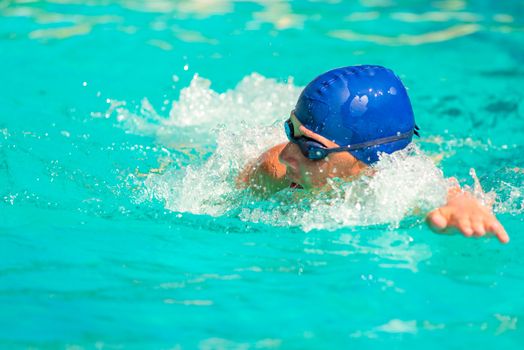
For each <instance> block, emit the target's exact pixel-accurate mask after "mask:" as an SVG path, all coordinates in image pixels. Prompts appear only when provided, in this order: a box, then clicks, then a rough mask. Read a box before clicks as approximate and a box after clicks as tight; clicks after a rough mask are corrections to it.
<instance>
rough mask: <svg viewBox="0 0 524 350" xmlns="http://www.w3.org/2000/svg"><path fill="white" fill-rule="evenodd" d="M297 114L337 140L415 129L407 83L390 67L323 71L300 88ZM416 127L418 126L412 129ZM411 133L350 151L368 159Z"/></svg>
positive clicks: (405, 141) (348, 141) (402, 143)
mask: <svg viewBox="0 0 524 350" xmlns="http://www.w3.org/2000/svg"><path fill="white" fill-rule="evenodd" d="M295 116H296V117H297V118H298V120H299V121H300V122H301V123H302V124H303V125H304V126H305V127H306V128H308V129H309V130H311V131H313V132H315V133H317V134H319V135H322V136H324V137H325V138H327V139H329V140H332V141H333V142H335V143H337V144H338V145H339V146H347V145H353V144H357V143H363V142H369V141H373V140H377V139H380V138H384V137H390V136H395V135H398V134H401V133H406V132H410V131H413V130H415V117H414V116H413V109H412V108H411V103H410V102H409V97H408V94H407V92H406V89H405V87H404V85H403V84H402V82H401V81H400V79H399V78H398V77H397V76H396V75H395V73H393V71H391V70H390V69H387V68H384V67H381V66H370V65H364V66H349V67H342V68H337V69H333V70H331V71H329V72H326V73H324V74H322V75H320V76H318V77H317V78H315V79H314V80H313V81H312V82H310V83H309V84H308V85H307V86H306V87H305V88H304V90H303V91H302V93H301V95H300V97H299V98H298V101H297V105H296V107H295ZM415 133H416V131H415ZM411 139H412V137H411V136H410V137H408V138H405V139H401V140H397V141H393V142H389V143H384V144H380V145H374V146H370V147H367V148H363V149H360V150H354V151H350V153H351V154H352V155H353V156H355V157H356V158H357V159H358V160H360V161H362V162H364V163H366V164H371V163H374V162H376V161H377V160H378V153H379V152H386V153H393V152H395V151H398V150H400V149H403V148H405V147H406V146H407V145H408V144H409V143H410V142H411Z"/></svg>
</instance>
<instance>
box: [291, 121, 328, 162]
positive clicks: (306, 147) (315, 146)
mask: <svg viewBox="0 0 524 350" xmlns="http://www.w3.org/2000/svg"><path fill="white" fill-rule="evenodd" d="M284 130H285V131H286V136H287V139H288V140H289V142H292V143H294V144H296V145H297V146H298V148H299V149H300V152H301V153H302V154H303V155H304V157H306V158H308V159H311V160H321V159H324V158H326V156H327V155H328V152H327V148H326V147H325V146H324V145H323V144H321V143H320V142H318V141H315V140H313V139H311V138H309V137H306V136H300V137H295V129H294V127H293V123H292V122H291V119H288V120H286V122H285V123H284Z"/></svg>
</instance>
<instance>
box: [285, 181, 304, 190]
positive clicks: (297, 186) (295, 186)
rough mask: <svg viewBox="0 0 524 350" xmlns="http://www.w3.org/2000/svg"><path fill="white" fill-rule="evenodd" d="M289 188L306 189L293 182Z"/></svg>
mask: <svg viewBox="0 0 524 350" xmlns="http://www.w3.org/2000/svg"><path fill="white" fill-rule="evenodd" d="M289 188H292V189H296V190H302V189H304V187H302V185H301V184H297V183H296V182H292V183H291V185H289Z"/></svg>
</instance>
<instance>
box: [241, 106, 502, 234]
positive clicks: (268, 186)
mask: <svg viewBox="0 0 524 350" xmlns="http://www.w3.org/2000/svg"><path fill="white" fill-rule="evenodd" d="M291 121H292V123H293V127H294V130H295V136H296V137H300V136H307V137H309V138H311V139H314V140H315V141H317V142H319V143H321V144H323V145H324V146H326V147H328V148H332V147H338V145H337V144H336V143H334V142H332V141H330V140H328V139H326V138H324V137H322V136H321V135H318V134H316V133H314V132H312V131H311V130H308V129H307V128H306V127H304V126H303V125H301V123H300V122H299V121H298V119H297V118H296V117H295V116H294V115H293V114H292V115H291ZM368 169H369V168H368V167H367V165H366V164H365V163H363V162H361V161H359V160H358V159H356V158H355V157H353V156H352V155H351V154H350V153H349V152H339V153H332V154H330V155H329V156H328V157H326V158H325V159H322V160H318V161H313V160H310V159H308V158H306V157H305V156H304V155H303V154H302V153H301V152H300V149H299V148H298V146H297V145H295V144H294V143H291V142H287V143H283V144H279V145H277V146H274V147H272V148H270V149H269V150H267V151H266V152H264V153H263V154H262V155H261V156H260V157H259V158H258V159H257V160H256V161H253V162H251V163H249V164H248V165H247V166H246V168H245V169H244V171H243V172H242V173H241V174H240V176H239V183H240V184H244V185H245V186H248V187H251V188H252V189H253V190H255V191H257V192H258V193H259V194H261V195H270V194H271V193H274V192H277V191H279V190H281V189H283V188H286V187H290V186H291V185H292V184H298V185H300V186H302V187H304V188H306V189H309V188H319V187H323V186H325V185H326V183H327V180H328V179H329V178H334V177H338V178H341V179H345V180H351V179H352V178H354V177H355V176H358V175H359V174H361V173H362V172H363V171H366V170H368ZM426 222H427V224H428V226H429V227H430V228H431V229H432V230H433V231H434V232H437V233H461V234H463V235H464V236H466V237H482V236H487V235H493V236H496V237H497V238H498V240H499V241H500V242H501V243H507V242H509V236H508V234H507V233H506V231H505V230H504V227H503V226H502V225H501V224H500V222H499V221H498V220H497V218H496V217H495V216H494V215H493V213H492V210H491V208H489V207H487V206H485V205H483V204H482V203H480V202H479V201H478V200H477V199H476V198H475V197H473V196H472V195H471V194H469V193H468V192H464V191H462V190H461V189H460V187H458V185H457V186H454V187H452V188H450V189H449V191H448V198H447V203H446V204H445V205H443V206H442V207H440V208H437V209H435V210H433V211H431V212H430V213H428V214H427V216H426Z"/></svg>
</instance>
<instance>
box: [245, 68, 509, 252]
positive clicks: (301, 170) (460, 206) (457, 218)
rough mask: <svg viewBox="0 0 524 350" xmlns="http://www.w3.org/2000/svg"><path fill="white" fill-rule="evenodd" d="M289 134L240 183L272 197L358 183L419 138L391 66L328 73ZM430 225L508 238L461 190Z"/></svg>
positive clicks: (304, 98) (313, 86)
mask: <svg viewBox="0 0 524 350" xmlns="http://www.w3.org/2000/svg"><path fill="white" fill-rule="evenodd" d="M284 129H285V132H286V135H287V138H288V140H289V142H287V143H283V144H279V145H276V146H274V147H272V148H270V149H269V150H267V151H266V152H264V153H263V154H262V155H261V156H260V157H259V158H258V159H257V160H256V161H255V162H252V163H250V164H249V165H248V166H247V167H246V169H244V171H243V172H242V174H241V175H240V177H239V180H240V181H241V182H243V183H244V184H246V185H247V186H249V187H251V188H253V189H255V190H257V191H259V192H262V193H265V194H269V193H274V192H277V191H279V190H281V189H284V188H288V187H291V188H305V189H310V188H320V187H323V186H325V185H326V183H327V179H329V178H335V177H337V178H341V179H346V180H351V179H352V178H355V177H356V176H358V175H359V174H362V173H363V172H366V171H368V170H370V165H372V164H373V163H375V162H376V161H378V159H379V153H381V152H385V153H393V152H395V151H398V150H401V149H403V148H405V147H406V146H407V145H408V144H410V143H411V140H412V137H413V135H417V136H418V127H417V125H416V124H415V118H414V116H413V110H412V108H411V103H410V101H409V97H408V95H407V92H406V89H405V87H404V85H403V84H402V82H401V81H400V79H399V78H398V77H397V76H396V75H395V74H394V73H393V72H392V71H391V70H389V69H387V68H384V67H380V66H369V65H365V66H350V67H343V68H338V69H334V70H331V71H329V72H326V73H324V74H322V75H320V76H319V77H317V78H316V79H314V80H313V81H312V82H311V83H309V84H308V85H307V86H306V87H305V88H304V90H303V91H302V94H301V95H300V97H299V99H298V102H297V104H296V107H295V109H294V110H293V112H291V116H290V118H289V119H288V120H287V121H286V122H285V125H284ZM426 221H427V223H428V225H429V226H430V228H431V229H432V230H434V231H436V232H440V233H452V232H454V231H458V232H460V233H462V234H463V235H464V236H466V237H481V236H485V235H495V236H496V237H497V238H498V239H499V241H500V242H502V243H507V242H508V241H509V237H508V234H507V233H506V231H505V230H504V228H503V227H502V225H501V224H500V222H499V221H498V220H497V219H496V218H495V216H494V215H493V213H492V211H491V209H490V208H488V207H486V206H485V205H483V204H482V203H480V202H479V201H478V200H477V199H476V198H475V197H474V196H473V195H471V194H470V193H468V192H465V191H462V190H461V189H460V187H459V186H458V185H456V186H454V187H452V188H450V189H449V190H448V195H447V202H446V204H445V205H443V206H442V207H440V208H437V209H435V210H433V211H431V212H430V213H429V214H428V215H427V217H426Z"/></svg>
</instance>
